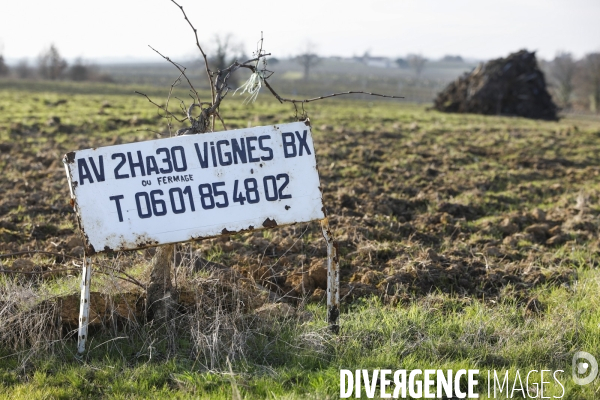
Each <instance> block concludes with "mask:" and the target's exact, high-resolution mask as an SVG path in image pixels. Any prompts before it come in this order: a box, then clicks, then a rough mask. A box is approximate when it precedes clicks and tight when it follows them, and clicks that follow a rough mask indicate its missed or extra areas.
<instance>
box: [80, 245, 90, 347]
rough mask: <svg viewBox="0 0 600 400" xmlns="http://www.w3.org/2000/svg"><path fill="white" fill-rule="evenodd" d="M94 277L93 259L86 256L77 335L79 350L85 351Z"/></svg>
mask: <svg viewBox="0 0 600 400" xmlns="http://www.w3.org/2000/svg"><path fill="white" fill-rule="evenodd" d="M91 278H92V259H91V258H90V257H84V259H83V271H81V304H80V306H79V333H78V336H77V352H78V353H79V354H83V352H85V341H86V339H87V334H88V324H89V322H90V283H91Z"/></svg>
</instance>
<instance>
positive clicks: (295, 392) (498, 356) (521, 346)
mask: <svg viewBox="0 0 600 400" xmlns="http://www.w3.org/2000/svg"><path fill="white" fill-rule="evenodd" d="M579 273H580V279H579V281H578V284H577V285H575V286H572V287H559V288H546V287H542V288H539V289H538V290H537V291H536V294H537V295H539V299H540V300H541V301H542V302H543V303H545V304H546V305H547V310H546V311H545V312H544V313H543V314H542V315H539V316H528V315H526V314H525V313H524V309H523V307H522V306H520V305H518V304H516V303H515V302H513V301H498V302H494V303H492V302H482V301H479V300H474V299H465V298H460V297H456V296H448V295H430V296H427V297H424V298H422V299H421V300H419V301H418V302H415V303H412V304H410V305H399V306H396V307H392V306H385V305H383V304H381V302H380V301H379V300H377V299H371V300H363V301H359V302H356V303H355V304H353V305H352V306H350V307H349V308H348V309H347V310H346V311H345V312H344V313H343V314H342V317H341V323H342V331H341V334H340V335H339V336H331V335H329V334H328V333H327V330H326V326H325V323H324V322H323V319H324V318H323V317H324V309H323V307H322V306H316V305H315V306H309V307H308V308H307V310H306V312H308V313H311V314H312V315H313V318H312V319H311V320H310V321H305V322H302V318H289V319H284V320H279V321H278V322H275V321H273V323H272V324H270V325H271V326H262V327H259V328H257V330H256V331H252V332H251V333H250V334H249V335H248V337H247V341H246V342H245V343H244V346H245V352H246V356H245V357H244V359H243V360H239V361H237V362H234V363H233V365H232V367H231V368H232V372H233V375H231V374H230V373H229V371H228V370H229V367H227V366H221V369H217V370H212V371H208V370H206V368H203V367H200V365H201V364H202V363H203V362H202V360H193V359H189V358H187V357H182V358H181V359H180V358H177V357H175V358H173V359H171V360H169V361H161V359H160V358H159V359H153V358H150V357H149V356H148V355H147V354H146V355H145V356H144V357H139V358H137V359H136V358H135V357H133V356H132V355H130V354H129V353H128V350H131V349H129V348H128V346H127V345H125V346H122V347H121V348H120V352H119V351H116V350H115V348H114V347H111V346H109V345H100V346H98V347H95V346H96V344H97V343H98V342H100V341H102V340H104V339H103V338H102V337H96V338H94V339H93V341H92V343H90V347H91V348H92V349H93V350H92V351H91V352H89V353H88V354H87V355H86V357H85V358H84V359H83V360H81V361H78V360H77V359H76V358H75V357H74V356H73V355H69V354H68V353H69V352H68V350H69V349H70V350H71V351H74V347H75V343H74V342H73V341H66V342H64V343H63V344H62V346H64V349H62V351H60V352H58V354H57V355H55V356H54V357H43V358H42V359H32V360H31V361H30V362H29V363H26V365H25V366H24V367H22V366H20V365H18V363H17V362H16V360H15V358H12V357H9V358H3V359H1V360H0V363H1V364H0V365H1V366H2V369H1V370H0V371H2V372H0V382H2V383H1V384H0V394H2V395H5V396H9V397H10V398H58V399H62V398H64V399H67V398H89V397H92V396H102V397H103V398H163V397H165V398H166V397H168V398H211V399H219V398H223V399H226V398H231V397H232V390H233V386H232V383H231V382H232V380H233V381H234V382H235V386H236V387H237V390H239V392H240V394H241V396H242V398H327V397H328V396H329V398H335V397H336V396H338V395H339V379H340V377H339V370H340V369H381V368H388V369H392V370H396V369H408V370H411V369H427V368H433V369H453V370H457V369H460V368H470V369H479V370H480V376H479V378H480V380H479V384H480V385H479V389H480V390H479V391H480V393H485V392H486V390H487V389H486V388H487V371H488V370H489V371H492V372H491V373H492V374H493V371H494V370H495V371H497V372H498V373H499V374H500V373H504V371H507V370H508V371H510V374H511V375H510V376H511V379H513V378H512V377H514V374H515V371H516V370H519V371H520V373H521V374H524V371H529V370H533V369H537V370H542V369H549V370H552V371H554V370H563V371H564V372H563V373H560V374H559V375H557V376H558V377H559V378H560V381H561V383H562V384H563V385H564V386H565V392H566V394H565V397H564V398H573V399H574V398H593V397H594V393H595V392H596V391H597V390H598V389H599V388H600V385H598V383H597V382H595V383H592V384H590V385H588V386H583V387H579V386H577V385H574V384H573V383H572V380H571V378H570V374H571V356H572V354H573V353H574V352H575V351H578V350H585V351H587V352H589V353H591V354H593V355H597V356H598V355H600V339H599V335H598V333H599V332H598V330H599V328H598V326H599V324H600V312H599V311H598V310H599V306H600V300H599V298H598V296H597V293H598V291H599V290H600V275H599V274H598V271H597V270H590V269H585V268H581V269H579ZM106 339H109V338H108V337H107V338H106ZM111 348H112V350H111ZM525 373H526V372H525ZM492 376H493V375H492ZM534 376H536V375H534ZM536 379H538V381H539V377H538V378H536ZM511 382H512V381H511ZM561 392H562V390H561V388H560V387H559V386H558V385H556V384H554V385H550V391H549V392H548V393H550V394H551V395H556V396H560V394H561Z"/></svg>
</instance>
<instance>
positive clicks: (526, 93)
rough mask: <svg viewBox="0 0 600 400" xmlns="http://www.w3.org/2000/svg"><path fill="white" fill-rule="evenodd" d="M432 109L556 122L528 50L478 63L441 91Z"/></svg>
mask: <svg viewBox="0 0 600 400" xmlns="http://www.w3.org/2000/svg"><path fill="white" fill-rule="evenodd" d="M434 108H435V109H436V110H439V111H444V112H455V113H474V114H487V115H509V116H518V117H525V118H533V119H545V120H553V121H554V120H557V119H558V117H557V115H556V113H557V107H556V105H555V104H554V103H553V102H552V98H551V97H550V94H549V93H548V91H547V90H546V80H545V79H544V74H543V72H542V71H541V70H540V69H539V68H538V65H537V62H536V59H535V52H528V51H527V50H521V51H519V52H517V53H513V54H510V55H509V56H508V57H506V58H498V59H496V60H491V61H489V62H487V63H485V64H479V66H478V67H477V68H475V69H474V70H473V71H472V72H471V73H467V74H465V75H463V76H461V77H459V78H458V79H457V80H455V81H454V82H452V83H451V84H449V85H448V86H447V87H446V89H444V90H443V91H442V92H440V93H439V94H438V96H437V98H436V99H435V101H434Z"/></svg>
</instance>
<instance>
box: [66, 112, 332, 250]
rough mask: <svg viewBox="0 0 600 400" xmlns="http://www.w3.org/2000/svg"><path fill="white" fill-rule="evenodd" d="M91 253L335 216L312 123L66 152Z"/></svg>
mask: <svg viewBox="0 0 600 400" xmlns="http://www.w3.org/2000/svg"><path fill="white" fill-rule="evenodd" d="M63 161H64V163H65V168H66V170H67V176H68V179H69V186H70V189H71V197H72V198H73V200H74V208H75V211H76V213H77V215H78V219H79V224H80V228H81V229H82V231H83V233H84V235H85V238H86V242H87V243H86V247H87V250H88V253H89V254H93V253H95V252H101V251H111V250H127V249H137V248H142V247H147V246H153V245H159V244H166V243H177V242H184V241H189V240H194V239H199V238H204V237H211V236H219V235H223V234H228V233H234V232H240V231H246V230H253V229H262V228H273V227H275V226H279V225H286V224H293V223H296V222H307V221H312V220H318V219H323V218H324V217H325V215H324V210H323V202H322V199H321V190H320V183H319V175H318V172H317V162H316V158H315V150H314V145H313V140H312V134H311V131H310V127H309V126H307V125H306V124H304V123H303V122H294V123H290V124H284V125H274V126H262V127H256V128H248V129H239V130H232V131H225V132H213V133H205V134H198V135H189V136H178V137H173V138H168V139H159V140H151V141H146V142H138V143H130V144H124V145H118V146H108V147H101V148H97V149H88V150H80V151H76V152H71V153H68V154H67V155H65V159H64V160H63Z"/></svg>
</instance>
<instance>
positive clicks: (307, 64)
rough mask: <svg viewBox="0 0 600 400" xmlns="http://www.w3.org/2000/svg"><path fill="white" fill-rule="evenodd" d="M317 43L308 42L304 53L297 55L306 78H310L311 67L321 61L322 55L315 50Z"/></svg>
mask: <svg viewBox="0 0 600 400" xmlns="http://www.w3.org/2000/svg"><path fill="white" fill-rule="evenodd" d="M314 48H315V45H314V44H313V43H311V42H307V43H306V46H305V47H304V50H302V53H300V54H298V55H297V56H296V61H297V62H298V64H300V65H301V66H302V70H303V77H304V80H305V81H306V80H308V76H309V74H310V70H311V68H313V67H315V66H317V65H319V64H320V63H321V57H319V56H318V55H317V53H315V52H314V51H313V49H314Z"/></svg>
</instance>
